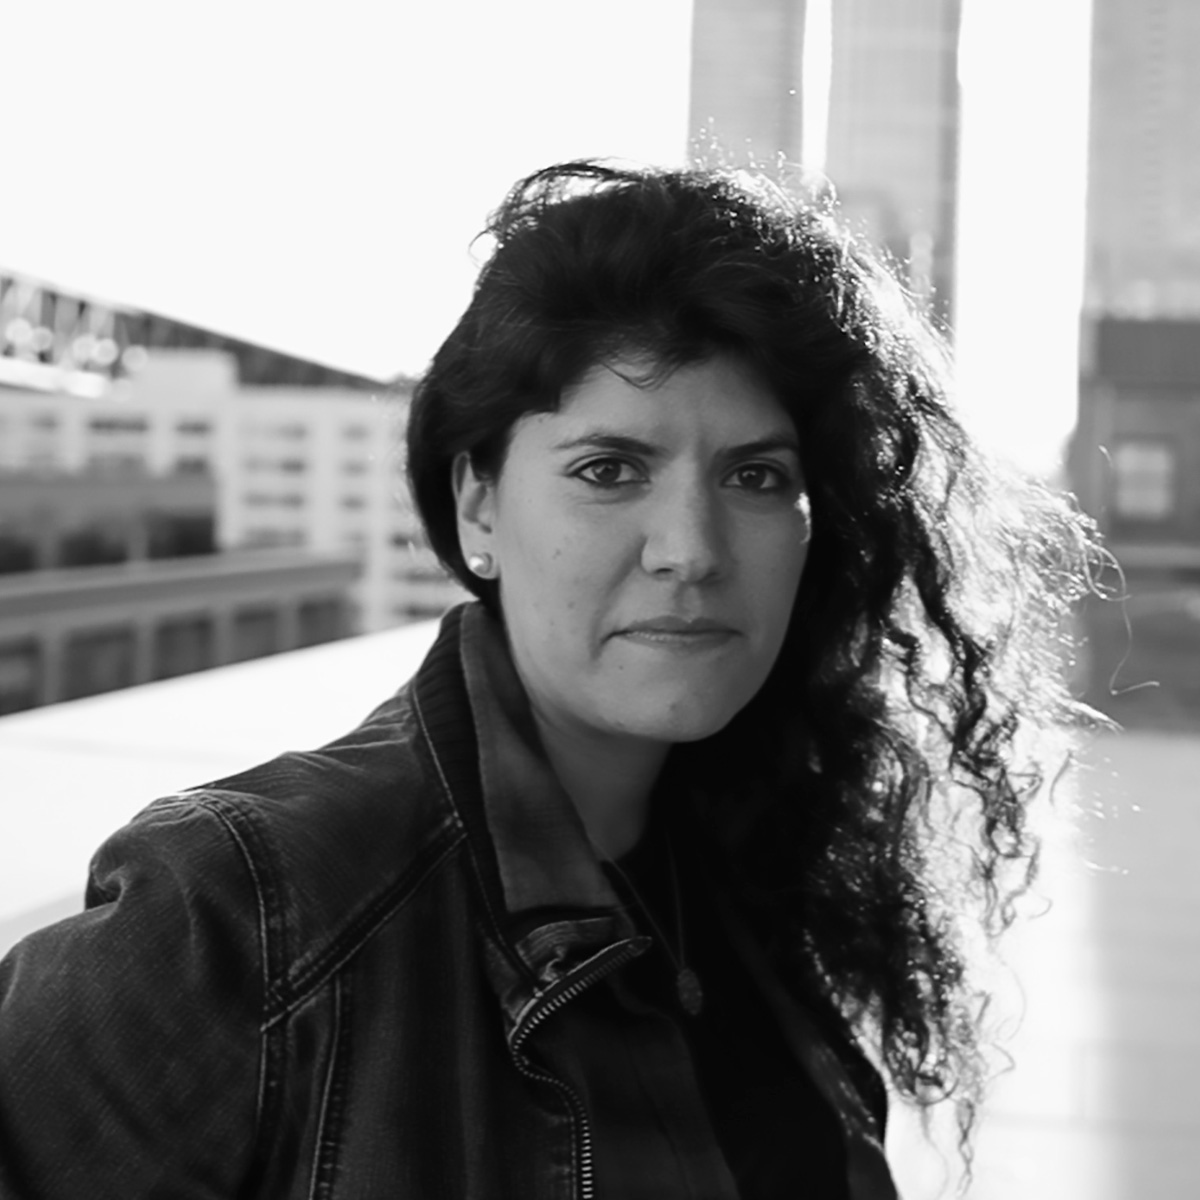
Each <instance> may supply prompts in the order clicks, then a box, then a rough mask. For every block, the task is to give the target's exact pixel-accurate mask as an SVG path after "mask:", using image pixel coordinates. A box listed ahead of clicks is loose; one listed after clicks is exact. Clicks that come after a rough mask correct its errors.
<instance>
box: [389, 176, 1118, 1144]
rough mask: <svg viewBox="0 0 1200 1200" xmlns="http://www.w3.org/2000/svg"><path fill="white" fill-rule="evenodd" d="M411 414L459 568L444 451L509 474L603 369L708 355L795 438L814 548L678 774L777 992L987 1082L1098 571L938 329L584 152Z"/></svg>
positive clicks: (495, 276) (491, 282) (877, 271)
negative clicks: (773, 648)
mask: <svg viewBox="0 0 1200 1200" xmlns="http://www.w3.org/2000/svg"><path fill="white" fill-rule="evenodd" d="M488 232H489V233H490V234H491V235H493V237H494V238H495V240H496V249H495V252H494V254H493V255H492V257H491V258H490V260H489V261H488V262H487V264H486V265H485V266H484V268H483V270H482V273H481V275H480V277H479V281H478V284H477V286H476V289H475V293H474V298H473V299H472V301H471V304H470V307H469V308H468V309H467V311H466V313H465V314H464V316H463V317H462V319H461V320H460V322H459V324H458V326H457V328H455V330H454V331H453V333H451V335H450V337H449V338H448V339H447V340H446V342H445V343H444V345H443V346H442V347H441V349H440V350H439V351H438V353H437V355H436V357H435V358H434V360H433V363H432V366H431V368H430V370H429V372H428V373H427V374H426V376H425V377H424V379H423V380H422V381H421V383H420V384H419V386H418V388H417V390H416V394H415V397H414V402H413V407H412V412H411V419H410V425H409V431H408V453H409V473H410V480H411V484H412V489H413V493H414V496H415V498H416V502H417V505H418V508H419V510H420V512H421V514H422V516H423V519H424V521H425V524H426V528H427V531H428V536H429V538H430V541H431V543H432V545H433V547H434V549H435V550H436V552H437V553H438V555H439V556H440V557H441V559H442V561H443V562H444V563H445V564H446V566H447V567H448V568H449V569H450V570H451V571H452V572H453V573H454V574H455V575H456V576H457V577H458V579H459V580H461V582H462V583H463V584H464V585H465V586H466V587H467V588H469V589H470V590H471V591H472V592H474V593H475V594H476V595H478V596H479V597H480V598H481V599H482V600H483V601H484V602H485V603H487V604H488V605H490V606H492V607H493V608H494V609H498V605H499V601H498V596H497V593H496V591H495V585H494V584H493V583H489V582H487V581H483V580H480V579H478V578H477V577H476V576H474V575H473V574H472V573H471V572H470V571H469V570H467V568H466V566H465V564H464V562H463V556H462V551H461V549H460V547H459V544H458V536H457V530H456V522H455V509H454V500H453V494H452V488H451V479H450V476H451V463H452V462H453V459H454V458H455V456H456V455H457V454H459V453H460V452H463V451H465V452H467V453H468V454H469V455H470V456H471V460H472V463H473V465H474V466H475V469H476V471H477V472H478V473H480V474H481V475H489V474H493V475H494V474H495V473H496V472H497V471H499V469H500V468H501V466H502V463H503V457H504V453H505V448H506V445H507V439H508V436H509V433H510V431H511V429H512V427H513V424H514V422H515V421H516V420H517V419H518V418H520V417H521V416H523V415H525V414H526V413H530V412H537V411H551V410H554V409H555V408H557V406H558V404H559V402H560V397H561V395H562V392H563V389H564V387H566V386H567V385H569V384H571V383H573V382H574V381H576V380H578V379H579V378H580V376H582V375H583V374H584V372H585V371H587V370H588V369H590V368H592V367H594V366H595V365H597V364H598V363H602V362H607V361H611V360H613V359H614V358H616V357H618V356H620V355H626V356H628V355H635V356H639V357H642V358H645V359H646V360H647V361H650V362H652V363H654V364H655V365H656V372H654V374H655V375H656V377H658V378H661V377H662V376H663V375H665V374H669V373H670V372H671V371H672V370H674V369H676V368H678V367H679V366H681V365H683V364H686V363H693V362H699V361H703V360H705V359H707V358H710V357H712V356H713V355H718V354H728V355H732V356H736V357H737V358H738V359H740V360H742V361H743V362H745V363H747V364H748V365H749V366H751V367H752V369H753V370H754V371H756V372H757V374H758V375H759V376H760V377H761V378H762V379H763V380H764V381H765V382H766V383H767V384H768V386H769V387H770V388H771V390H772V392H773V394H774V395H775V396H776V397H777V398H778V400H779V402H780V403H781V404H782V405H783V407H784V408H785V409H786V410H787V412H788V413H789V414H790V416H791V418H792V420H793V421H794V422H795V425H796V429H797V432H798V434H799V440H800V446H801V460H802V466H803V471H804V477H805V480H806V481H807V486H808V489H809V499H810V503H811V513H812V528H813V535H812V543H811V546H810V547H809V555H808V559H807V563H806V565H805V569H804V574H803V577H802V580H801V584H800V590H799V594H798V596H797V599H796V603H795V608H794V611H793V614H792V619H791V623H790V627H789V631H788V634H787V637H786V640H785V643H784V646H783V649H782V651H781V653H780V655H779V658H778V660H777V662H776V664H775V667H774V669H773V671H772V673H771V675H770V677H769V678H768V680H767V682H766V683H765V685H764V686H763V688H762V690H761V691H760V692H759V694H758V695H757V696H756V697H755V698H754V699H753V700H752V701H751V702H750V703H749V704H748V705H747V706H746V708H744V709H743V710H742V711H741V712H740V713H739V714H738V715H737V716H736V717H735V718H734V719H733V721H732V722H731V723H730V724H729V725H728V726H727V727H726V728H725V729H724V730H722V731H721V732H719V733H717V734H716V735H714V736H712V737H711V738H708V739H706V740H705V741H703V742H699V743H694V744H691V745H687V746H680V747H676V748H675V750H674V751H673V754H672V759H671V762H670V764H669V767H668V769H669V770H670V771H671V772H673V773H674V775H675V777H676V778H679V779H681V780H682V781H683V782H684V783H685V784H687V783H690V784H692V785H694V789H693V790H694V791H697V792H699V793H701V794H702V796H703V797H706V799H702V800H701V801H699V802H698V803H699V807H700V810H701V814H702V817H703V820H704V822H705V826H706V828H707V830H708V831H709V834H710V837H711V839H712V841H713V842H714V843H715V844H716V845H718V846H719V847H720V849H721V859H722V863H723V868H724V872H725V876H726V879H725V882H726V883H727V884H728V885H729V886H730V887H732V888H734V889H735V890H736V892H737V893H738V895H739V896H740V900H741V904H742V907H743V909H744V910H745V911H746V913H747V914H748V915H749V917H750V919H751V920H752V922H753V923H754V924H755V926H756V928H757V931H758V933H759V935H760V936H761V938H762V939H763V941H764V943H765V944H766V945H767V947H768V949H769V951H770V953H771V954H772V956H773V959H774V961H775V963H776V965H777V967H778V969H779V970H780V972H781V974H782V975H783V977H784V978H785V979H786V980H787V982H788V983H789V985H790V986H791V987H792V988H793V989H794V990H796V991H797V992H800V993H803V994H805V995H807V996H810V997H813V996H822V997H824V998H826V999H827V1000H828V1001H831V1002H832V1004H833V1005H834V1006H836V1008H837V1010H838V1011H839V1012H840V1013H841V1014H843V1015H844V1017H845V1018H846V1020H847V1021H848V1022H849V1023H850V1024H851V1025H852V1026H853V1027H854V1028H856V1029H857V1030H858V1031H859V1032H860V1034H865V1035H867V1036H868V1040H869V1041H870V1042H873V1044H874V1046H875V1048H876V1051H877V1053H878V1056H879V1058H880V1059H881V1061H882V1063H883V1064H884V1066H885V1068H886V1070H887V1072H888V1074H889V1075H890V1077H891V1079H892V1082H893V1084H894V1086H895V1087H896V1088H897V1089H898V1090H899V1091H900V1092H901V1093H903V1094H906V1095H907V1096H909V1097H911V1098H915V1099H917V1100H919V1101H921V1102H923V1103H929V1102H932V1101H934V1100H937V1099H940V1098H942V1097H945V1096H949V1095H953V1096H955V1097H956V1098H957V1099H958V1102H959V1110H958V1111H959V1118H960V1125H961V1129H962V1143H963V1146H964V1148H967V1145H968V1143H967V1134H968V1132H969V1129H970V1125H971V1121H972V1119H973V1115H974V1111H975V1106H976V1104H977V1102H978V1099H979V1096H980V1089H981V1087H982V1085H983V1081H984V1075H985V1071H984V1065H985V1056H984V1054H983V1047H984V1039H983V1038H982V1035H981V1007H982V1002H983V998H982V993H981V992H980V991H979V990H978V989H977V987H976V986H975V984H974V983H973V978H972V974H971V972H970V970H969V968H970V965H971V962H972V950H971V947H970V938H971V934H972V931H975V932H976V933H978V932H979V931H982V932H983V933H985V934H987V935H988V936H994V935H996V934H998V933H999V932H1000V931H1002V930H1003V929H1004V928H1005V927H1007V925H1008V924H1010V923H1011V921H1012V919H1013V911H1014V910H1013V903H1014V901H1015V899H1016V898H1017V896H1019V894H1020V893H1021V891H1022V890H1023V889H1024V888H1026V887H1027V886H1028V883H1029V882H1030V880H1031V879H1032V878H1033V875H1034V873H1035V870H1036V866H1037V857H1038V841H1037V838H1036V837H1035V835H1034V833H1033V830H1032V828H1031V825H1030V822H1029V812H1030V808H1031V803H1032V801H1033V799H1034V797H1035V796H1037V795H1038V794H1039V793H1041V792H1043V791H1044V790H1045V789H1044V787H1043V785H1044V784H1045V783H1046V781H1047V777H1048V767H1050V766H1051V764H1052V763H1053V758H1052V757H1050V756H1048V755H1047V754H1046V753H1045V752H1044V747H1045V744H1046V743H1045V742H1044V741H1043V740H1042V739H1041V737H1040V735H1041V734H1042V733H1044V732H1049V731H1054V730H1061V729H1064V728H1069V727H1070V726H1071V725H1073V724H1075V725H1077V724H1079V722H1080V721H1081V720H1089V719H1091V716H1092V714H1090V711H1089V710H1087V709H1085V708H1084V706H1083V705H1082V704H1080V703H1077V702H1076V701H1074V700H1073V699H1072V697H1071V694H1070V692H1069V690H1068V687H1067V686H1066V684H1065V682H1064V679H1065V676H1066V673H1067V670H1068V668H1069V666H1070V663H1069V654H1070V648H1071V646H1070V625H1069V618H1070V614H1071V611H1072V608H1073V605H1074V603H1075V601H1076V600H1078V599H1079V598H1080V596H1081V595H1082V594H1083V593H1084V592H1085V591H1086V590H1087V589H1088V588H1089V586H1090V581H1091V579H1092V578H1093V575H1094V569H1095V567H1096V564H1097V562H1098V555H1099V554H1100V551H1099V549H1098V544H1097V541H1096V535H1095V531H1094V528H1093V526H1092V525H1091V524H1090V522H1089V521H1088V520H1087V519H1086V518H1085V517H1083V516H1082V515H1081V514H1080V513H1079V512H1078V511H1077V510H1076V509H1075V508H1074V507H1073V505H1072V504H1071V503H1070V502H1069V500H1068V499H1066V498H1064V497H1061V496H1059V495H1056V494H1054V493H1053V492H1051V491H1050V490H1048V489H1046V488H1044V487H1042V486H1040V485H1037V484H1034V483H1032V482H1030V481H1027V480H1024V479H1022V478H1020V477H1018V476H1017V475H1015V474H1014V473H1012V472H1009V471H1006V470H1004V469H1002V468H1001V467H1000V466H999V465H997V464H996V463H993V462H991V461H989V460H988V459H987V458H986V457H985V456H984V455H983V454H982V453H981V452H980V450H979V449H978V448H977V447H976V446H975V445H974V444H973V443H972V441H971V439H970V438H969V437H968V435H967V434H966V433H965V432H964V429H963V427H962V425H961V423H960V421H959V420H958V418H957V417H956V416H955V414H954V412H953V410H952V407H951V404H950V400H949V398H948V384H947V359H946V354H945V351H944V347H943V344H942V341H941V339H940V338H939V337H938V336H937V334H936V333H935V332H934V331H933V330H932V328H931V326H930V324H929V322H928V321H927V320H926V319H925V318H924V317H923V316H922V315H921V314H920V313H919V312H918V311H917V310H916V308H915V306H914V305H913V304H912V303H910V302H909V300H908V298H907V297H906V296H905V294H904V293H903V291H902V289H901V288H900V287H899V285H897V284H896V282H895V281H894V280H893V278H892V277H891V276H890V274H889V273H888V271H887V270H886V269H885V268H884V266H883V265H882V264H881V262H880V261H879V259H878V258H877V257H875V256H874V255H873V254H872V253H871V252H869V251H868V250H866V249H865V248H864V247H862V246H860V245H858V244H857V243H856V242H855V240H854V239H853V238H851V237H850V236H849V235H848V234H847V233H846V232H845V230H843V229H842V228H840V227H839V225H838V223H837V221H836V220H835V216H834V214H833V212H832V211H831V210H830V208H829V206H828V205H822V204H813V203H810V202H807V201H806V200H804V199H803V198H798V197H795V196H792V195H789V194H788V193H787V191H786V190H785V189H784V188H782V187H778V186H776V185H774V184H773V183H771V182H770V181H768V180H766V179H764V178H762V177H755V176H748V175H745V174H737V173H731V172H724V171H720V170H680V171H676V170H657V169H644V170H631V169H620V168H616V167H612V166H608V165H604V164H602V163H596V162H573V163H567V164H563V165H560V166H555V167H551V168H548V169H547V170H544V171H539V172H537V173H536V174H534V175H532V176H530V177H529V178H527V179H525V180H523V181H522V182H520V183H519V184H517V186H516V187H515V188H514V189H513V191H512V192H511V193H510V194H509V196H508V198H507V200H506V201H505V203H504V204H503V206H502V207H501V208H500V209H499V210H498V212H497V213H496V214H495V215H494V216H493V218H492V220H491V223H490V225H489V229H488Z"/></svg>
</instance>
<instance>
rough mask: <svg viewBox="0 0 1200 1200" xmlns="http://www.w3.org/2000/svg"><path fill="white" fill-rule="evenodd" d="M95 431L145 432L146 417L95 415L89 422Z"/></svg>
mask: <svg viewBox="0 0 1200 1200" xmlns="http://www.w3.org/2000/svg"><path fill="white" fill-rule="evenodd" d="M88 428H89V429H90V430H91V431H92V432H93V433H145V432H146V429H147V425H146V420H145V418H144V417H93V418H92V419H91V420H90V421H89V422H88Z"/></svg>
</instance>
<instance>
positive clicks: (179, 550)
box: [147, 513, 217, 558]
mask: <svg viewBox="0 0 1200 1200" xmlns="http://www.w3.org/2000/svg"><path fill="white" fill-rule="evenodd" d="M148 521H149V528H150V536H149V546H148V549H147V552H148V555H149V557H150V558H186V557H187V556H189V555H192V554H213V553H215V552H216V549H217V539H216V524H215V522H214V520H213V518H212V516H211V515H210V514H209V513H196V514H194V515H190V514H185V513H150V514H149V516H148Z"/></svg>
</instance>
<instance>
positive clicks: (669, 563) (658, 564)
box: [642, 482, 729, 583]
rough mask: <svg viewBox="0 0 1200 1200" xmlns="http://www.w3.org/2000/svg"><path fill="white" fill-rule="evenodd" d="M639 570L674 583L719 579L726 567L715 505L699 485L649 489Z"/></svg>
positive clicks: (725, 540)
mask: <svg viewBox="0 0 1200 1200" xmlns="http://www.w3.org/2000/svg"><path fill="white" fill-rule="evenodd" d="M645 516H646V525H645V530H644V537H645V540H644V542H643V544H642V567H643V569H644V570H645V571H647V572H648V573H649V574H651V575H656V576H660V577H663V578H673V579H676V580H678V581H679V582H680V583H701V582H704V581H706V580H709V579H713V578H716V577H719V576H720V575H721V574H722V573H723V572H724V570H725V566H726V563H727V561H728V556H729V555H728V538H727V532H726V529H725V519H724V513H723V511H722V506H721V503H720V499H719V498H718V497H717V496H714V495H713V494H712V491H711V489H710V488H708V487H706V486H704V485H703V484H702V483H700V482H694V483H688V482H680V483H678V484H675V485H674V486H664V487H661V488H657V489H655V495H654V496H653V498H652V499H651V500H650V502H649V504H648V505H647V508H646V510H645Z"/></svg>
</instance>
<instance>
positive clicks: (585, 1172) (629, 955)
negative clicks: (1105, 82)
mask: <svg viewBox="0 0 1200 1200" xmlns="http://www.w3.org/2000/svg"><path fill="white" fill-rule="evenodd" d="M646 940H647V939H645V938H634V939H631V940H629V941H625V942H618V943H617V944H616V945H615V946H610V947H609V948H608V950H607V951H604V952H602V953H601V954H599V955H597V956H596V958H594V959H593V960H592V961H591V962H590V963H587V964H586V965H585V966H584V967H582V968H581V969H580V971H579V972H578V974H577V975H575V976H574V977H573V978H572V977H571V976H568V977H567V978H568V979H569V980H570V982H569V983H565V984H564V985H563V986H562V987H561V988H559V989H557V990H552V989H548V990H547V991H548V994H547V995H546V996H545V999H544V1000H543V1001H541V1002H540V1003H539V1002H536V1001H535V1003H534V1006H533V1007H531V1008H530V1010H529V1011H528V1012H527V1013H526V1015H525V1017H524V1018H523V1019H522V1021H521V1023H520V1024H519V1025H518V1026H517V1027H516V1028H515V1029H514V1030H513V1033H512V1037H511V1038H510V1039H509V1048H510V1050H511V1052H512V1056H513V1061H514V1062H515V1063H516V1064H517V1070H519V1071H520V1072H521V1074H522V1075H524V1076H526V1078H528V1079H536V1080H538V1081H539V1082H541V1083H548V1084H549V1085H550V1086H551V1087H553V1088H555V1089H556V1090H557V1091H558V1093H559V1094H560V1095H561V1096H562V1097H563V1098H564V1099H565V1100H566V1101H567V1107H568V1108H569V1109H570V1112H571V1125H572V1128H573V1130H574V1131H575V1143H576V1150H577V1155H576V1158H577V1161H578V1163H579V1200H594V1198H595V1195H596V1181H595V1167H594V1163H593V1154H594V1151H593V1146H592V1131H591V1127H590V1126H589V1124H588V1115H587V1108H586V1106H585V1105H584V1103H583V1101H582V1100H581V1099H580V1097H579V1093H578V1092H576V1090H575V1089H574V1088H573V1087H572V1086H571V1085H570V1084H569V1083H567V1082H566V1081H565V1080H562V1079H559V1078H558V1077H557V1076H555V1075H550V1074H547V1073H546V1072H544V1071H539V1070H538V1069H537V1068H536V1067H533V1066H532V1065H530V1062H529V1059H528V1058H527V1057H526V1056H525V1055H524V1054H523V1053H522V1051H521V1047H522V1045H523V1044H524V1043H525V1041H526V1040H527V1039H528V1037H529V1035H530V1034H531V1033H532V1032H533V1031H534V1030H535V1029H536V1028H537V1027H538V1026H539V1025H541V1024H542V1022H543V1021H545V1020H546V1018H547V1017H549V1016H552V1015H553V1014H554V1013H556V1012H557V1011H558V1010H559V1009H560V1008H562V1007H563V1005H564V1004H567V1003H568V1002H569V1001H571V1000H573V999H574V998H575V997H576V996H578V995H579V994H580V992H583V991H586V990H587V989H588V988H589V987H591V986H592V984H594V983H596V982H597V981H598V980H599V979H601V978H603V977H604V976H605V975H607V974H608V973H609V972H610V971H615V970H617V969H618V968H619V967H622V966H624V965H625V963H627V962H629V961H631V960H632V959H635V958H637V957H638V955H639V954H641V953H642V952H643V951H644V950H645V949H646V945H645V943H646Z"/></svg>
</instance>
